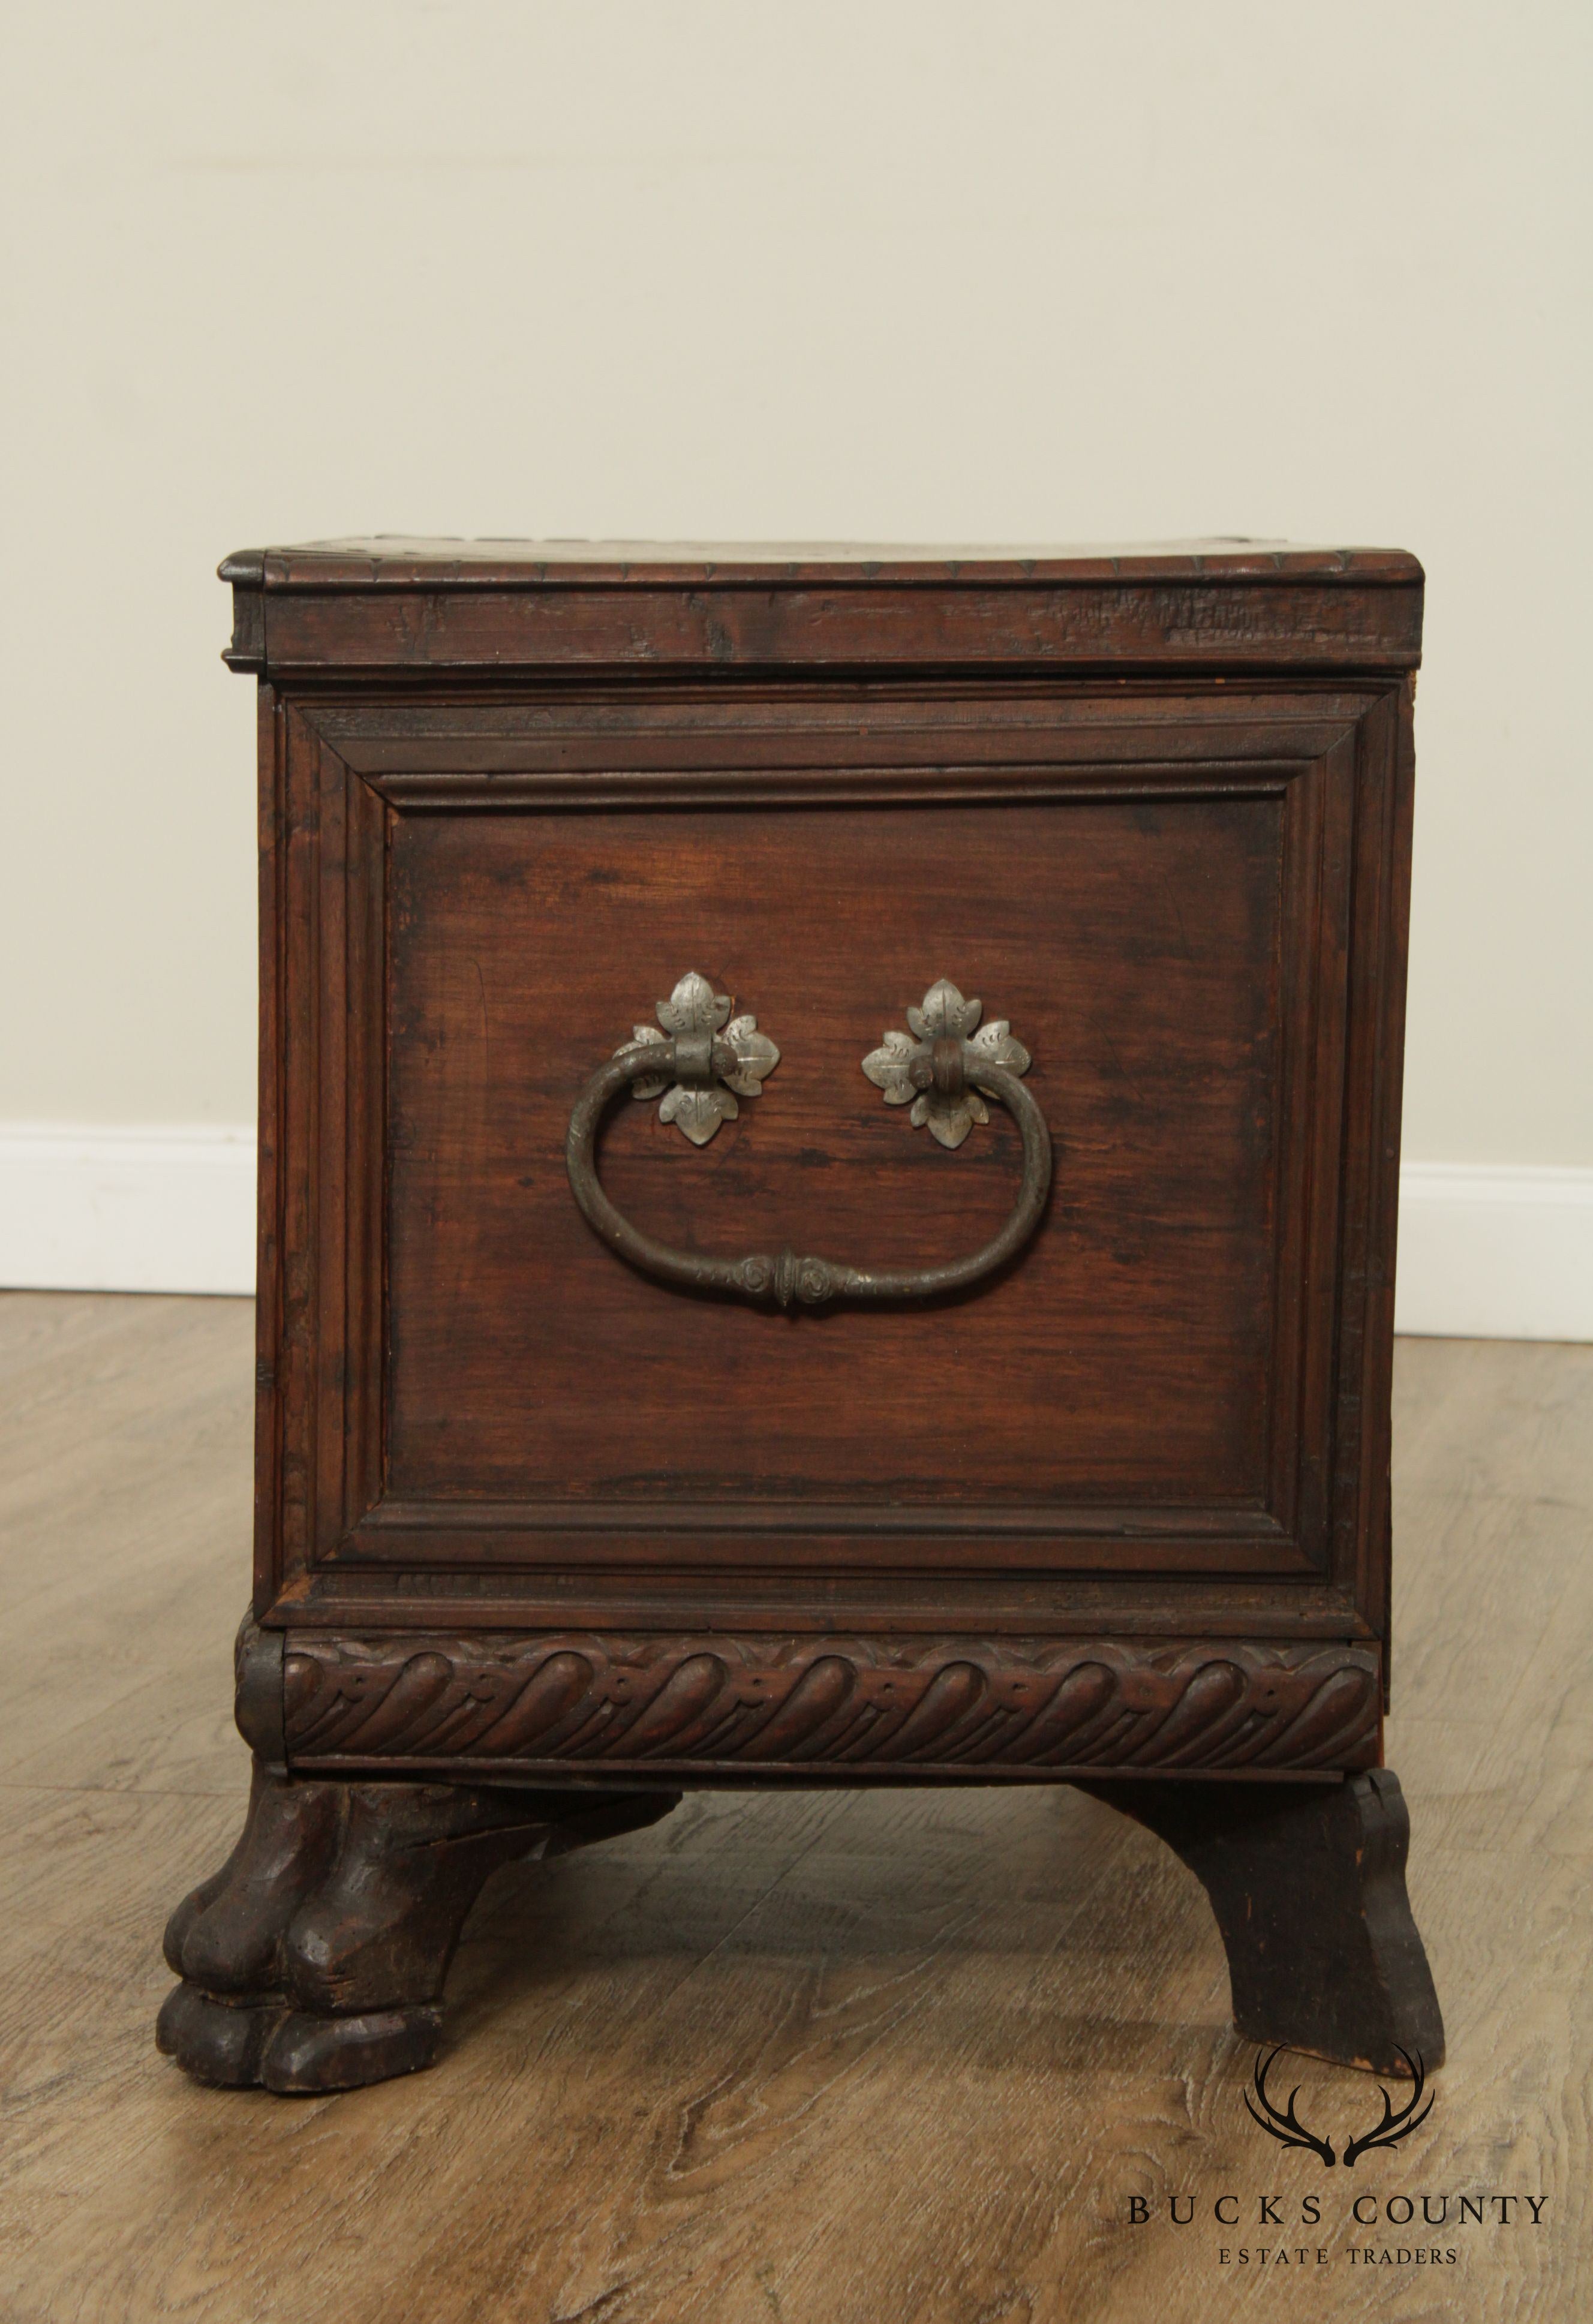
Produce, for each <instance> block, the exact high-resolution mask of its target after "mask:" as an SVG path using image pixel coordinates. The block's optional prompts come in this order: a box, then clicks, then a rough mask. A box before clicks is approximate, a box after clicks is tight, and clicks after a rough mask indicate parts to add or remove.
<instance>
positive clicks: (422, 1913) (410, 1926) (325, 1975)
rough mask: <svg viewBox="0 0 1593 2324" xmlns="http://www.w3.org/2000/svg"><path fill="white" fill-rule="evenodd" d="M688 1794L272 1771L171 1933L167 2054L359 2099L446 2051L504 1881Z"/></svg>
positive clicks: (235, 2074)
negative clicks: (472, 1943)
mask: <svg viewBox="0 0 1593 2324" xmlns="http://www.w3.org/2000/svg"><path fill="white" fill-rule="evenodd" d="M678 1797H679V1794H677V1793H673V1792H628V1793H605V1794H580V1793H575V1792H517V1791H507V1790H497V1789H486V1788H480V1789H478V1788H475V1787H472V1786H466V1785H463V1784H337V1783H308V1784H304V1783H295V1782H293V1781H291V1780H290V1778H288V1777H285V1776H282V1775H274V1774H272V1772H271V1771H270V1770H269V1769H267V1768H265V1767H262V1766H260V1764H259V1763H258V1762H257V1763H256V1766H255V1771H254V1782H253V1789H252V1791H251V1794H250V1800H249V1810H248V1814H247V1816H246V1818H245V1821H244V1831H243V1836H242V1838H241V1839H240V1840H239V1842H238V1845H237V1847H236V1848H235V1849H234V1850H233V1853H232V1855H231V1856H230V1857H229V1858H227V1861H226V1864H225V1865H224V1866H223V1867H222V1868H221V1870H220V1871H219V1872H217V1873H216V1874H215V1875H214V1876H213V1877H211V1878H210V1879H209V1880H207V1881H205V1882H203V1883H202V1884H201V1886H199V1887H198V1888H196V1889H195V1890H194V1891H193V1892H192V1894H191V1895H189V1896H187V1897H185V1898H184V1900H183V1902H182V1903H181V1904H180V1905H179V1906H178V1908H177V1910H176V1912H175V1913H174V1914H172V1916H171V1919H170V1923H169V1924H168V1926H167V1930H166V1958H167V1960H168V1961H170V1965H171V1967H172V1968H173V1969H176V1970H177V1972H178V1974H179V1975H180V1977H181V1978H182V1983H181V1984H180V1986H178V1987H177V1988H176V1990H175V1991H174V1992H172V1993H171V1994H170V1995H169V1996H168V1997H167V1999H166V2002H165V2005H164V2006H163V2007H162V2009H161V2015H160V2018H159V2021H158V2023H157V2025H156V2032H155V2038H156V2042H157V2043H158V2045H159V2047H160V2048H161V2050H163V2051H164V2052H166V2053H167V2054H168V2055H169V2056H171V2057H173V2058H175V2059H176V2060H177V2061H178V2063H179V2064H180V2065H181V2066H182V2067H184V2068H185V2069H186V2070H187V2071H188V2072H189V2073H190V2074H192V2075H194V2076H195V2078H196V2079H197V2080H200V2081H204V2082H212V2083H216V2084H218V2085H220V2086H222V2087H225V2088H233V2089H236V2088H244V2087H250V2086H260V2085H262V2086H263V2087H264V2088H265V2089H271V2090H280V2091H282V2092H289V2091H323V2090H337V2089H353V2088H355V2087H356V2086H357V2085H358V2084H360V2083H363V2082H375V2081H384V2080H387V2079H388V2078H389V2077H390V2076H391V2075H394V2074H406V2073H413V2072H415V2071H416V2070H418V2069H419V2068H420V2067H423V2066H428V2065H430V2064H431V2063H432V2061H433V2060H434V2059H435V2057H436V2056H437V2049H438V2045H439V2043H440V2039H441V2033H442V2013H441V2010H440V2008H439V2007H438V2006H437V2005H438V2002H439V2000H440V1997H441V1993H442V1987H443V1980H444V1978H446V1976H447V1968H448V1963H449V1961H450V1960H451V1959H452V1958H453V1953H454V1948H455V1946H456V1943H457V1941H458V1938H459V1932H460V1930H461V1929H462V1927H463V1926H464V1923H465V1915H466V1914H467V1913H468V1912H469V1910H470V1907H471V1905H472V1904H474V1902H475V1899H476V1897H477V1895H479V1894H480V1892H481V1889H482V1887H483V1884H484V1882H485V1881H486V1879H487V1877H488V1875H489V1874H490V1873H492V1872H493V1871H494V1870H495V1869H496V1867H498V1866H499V1865H500V1864H507V1863H510V1862H511V1861H513V1860H514V1859H515V1858H524V1857H540V1856H552V1855H557V1854H559V1853H561V1852H562V1851H563V1850H565V1849H570V1848H578V1847H581V1846H583V1845H585V1843H586V1842H588V1841H591V1840H605V1839H609V1838H611V1837H612V1836H613V1835H615V1834H617V1833H619V1832H622V1831H634V1830H636V1829H637V1828H638V1827H639V1826H640V1825H643V1824H648V1823H652V1822H655V1821H657V1820H658V1817H659V1816H661V1815H664V1814H666V1813H667V1812H668V1810H669V1809H670V1808H672V1807H673V1806H674V1805H675V1804H676V1803H677V1799H678Z"/></svg>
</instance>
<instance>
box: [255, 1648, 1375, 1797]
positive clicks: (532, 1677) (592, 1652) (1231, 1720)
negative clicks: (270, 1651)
mask: <svg viewBox="0 0 1593 2324" xmlns="http://www.w3.org/2000/svg"><path fill="white" fill-rule="evenodd" d="M282 1672H283V1690H284V1712H285V1729H286V1737H287V1749H288V1759H289V1763H290V1766H295V1767H299V1768H303V1769H305V1770H309V1769H312V1768H320V1769H326V1770H335V1769H336V1767H338V1766H363V1767H366V1768H369V1767H372V1766H375V1767H378V1768H380V1767H381V1766H383V1765H386V1764H391V1765H392V1766H394V1767H395V1769H396V1768H397V1767H398V1766H401V1765H404V1764H406V1763H411V1762H416V1761H422V1762H426V1763H428V1764H431V1765H435V1764H436V1763H437V1762H439V1761H440V1762H445V1763H446V1762H447V1761H451V1760H468V1761H472V1762H474V1763H475V1764H477V1765H480V1764H482V1763H483V1762H494V1761H496V1762H504V1763H510V1764H512V1765H514V1766H526V1767H535V1766H544V1767H548V1766H559V1767H564V1768H566V1769H568V1768H571V1767H574V1766H603V1767H616V1766H636V1765H639V1764H640V1765H643V1766H647V1767H649V1768H656V1769H657V1770H658V1772H659V1773H660V1774H663V1773H666V1772H668V1770H670V1769H678V1770H691V1769H695V1770H699V1771H702V1770H719V1769H730V1768H741V1769H754V1768H760V1767H761V1768H781V1769H787V1770H790V1769H796V1768H798V1767H804V1766H812V1767H815V1768H818V1767H823V1768H825V1769H828V1770H836V1771H839V1770H841V1769H843V1768H848V1767H857V1768H859V1769H860V1770H862V1769H867V1770H868V1771H870V1773H882V1772H884V1771H886V1770H888V1769H898V1768H899V1769H902V1770H904V1771H907V1770H911V1771H914V1772H918V1771H923V1770H927V1769H932V1768H954V1769H966V1770H971V1769H973V1768H976V1767H988V1768H990V1769H991V1770H992V1771H994V1770H1000V1769H1009V1768H1033V1769H1035V1770H1036V1771H1038V1770H1040V1769H1049V1768H1054V1769H1058V1770H1060V1769H1063V1768H1074V1767H1077V1768H1084V1767H1098V1768H1100V1767H1115V1768H1138V1769H1144V1770H1146V1771H1151V1770H1160V1769H1168V1768H1186V1769H1196V1768H1253V1769H1255V1770H1256V1771H1257V1773H1259V1772H1260V1771H1262V1770H1264V1769H1265V1770H1267V1771H1281V1770H1293V1771H1299V1770H1304V1769H1309V1768H1324V1769H1326V1768H1350V1767H1363V1766H1372V1765H1375V1764H1376V1763H1377V1757H1378V1746H1379V1684H1378V1682H1379V1664H1378V1650H1377V1647H1376V1646H1316V1645H1312V1646H1269V1645H1261V1644H1257V1643H1252V1642H1250V1641H1248V1640H1247V1641H1242V1642H1234V1641H1229V1640H1210V1639H1208V1640H1202V1641H1198V1642H1193V1643H1183V1644H1174V1645H1168V1644H1165V1643H1160V1642H1152V1641H1144V1642H1139V1641H1135V1640H1131V1639H1122V1638H1094V1639H1081V1638H1074V1639H1068V1640H1062V1641H1058V1640H1054V1639H1051V1640H1040V1641H1036V1640H1007V1639H988V1638H934V1639H919V1638H906V1637H904V1638H898V1639H859V1638H830V1637H751V1636H747V1637H726V1636H724V1635H723V1634H720V1633H717V1632H715V1633H713V1634H708V1635H704V1636H692V1637H683V1636H679V1635H675V1636H658V1635H654V1636H648V1637H606V1636H600V1635H597V1634H595V1633H591V1632H570V1633H567V1634H548V1633H539V1634H538V1635H535V1636H530V1637H511V1636H500V1637H457V1636H452V1637H431V1636H427V1635H424V1634H416V1633H404V1634H401V1635H395V1636H389V1637H373V1638H348V1637H334V1636H331V1635H328V1634H324V1633H321V1632H314V1631H303V1630H300V1631H296V1632H290V1633H289V1636H288V1641H287V1651H286V1655H285V1657H284V1661H283V1665H282Z"/></svg>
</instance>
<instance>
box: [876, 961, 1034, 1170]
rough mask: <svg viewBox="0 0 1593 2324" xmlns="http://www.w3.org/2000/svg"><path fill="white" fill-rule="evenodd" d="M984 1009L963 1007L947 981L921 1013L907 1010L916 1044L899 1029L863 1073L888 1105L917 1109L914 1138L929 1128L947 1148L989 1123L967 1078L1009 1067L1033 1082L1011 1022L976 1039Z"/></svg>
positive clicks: (973, 1004) (977, 1004)
mask: <svg viewBox="0 0 1593 2324" xmlns="http://www.w3.org/2000/svg"><path fill="white" fill-rule="evenodd" d="M983 1006H984V1004H983V1002H982V1001H964V1000H963V998H962V994H961V993H960V992H959V991H958V990H957V988H956V986H955V985H954V984H953V983H951V982H949V980H948V979H947V978H945V977H944V976H943V977H942V978H940V980H939V981H938V982H936V983H935V984H932V985H931V986H930V988H929V990H928V991H927V992H926V993H925V995H924V1006H923V1007H922V1008H921V1009H909V1010H907V1023H908V1024H909V1025H910V1026H911V1027H912V1029H913V1036H914V1037H912V1038H910V1039H909V1037H908V1036H907V1034H906V1033H902V1032H898V1030H897V1029H896V1028H894V1027H891V1028H889V1029H888V1030H887V1032H886V1034H885V1037H884V1045H883V1047H880V1048H878V1049H870V1052H869V1054H868V1056H866V1057H865V1058H864V1059H863V1071H864V1073H865V1074H867V1075H868V1076H869V1079H870V1081H871V1082H872V1083H873V1084H874V1085H875V1087H876V1088H877V1089H881V1090H883V1091H884V1093H885V1102H886V1104H887V1105H907V1104H909V1103H910V1104H911V1106H912V1109H913V1111H911V1113H909V1114H908V1116H907V1120H909V1121H910V1122H911V1123H912V1125H913V1127H914V1129H915V1130H918V1129H921V1128H922V1127H923V1125H924V1124H925V1122H927V1123H928V1125H929V1134H930V1136H931V1137H932V1138H938V1139H939V1140H940V1142H941V1144H942V1145H943V1146H949V1147H952V1148H957V1147H959V1146H961V1145H962V1140H963V1139H965V1138H966V1137H967V1135H968V1133H969V1131H970V1130H971V1129H972V1127H973V1125H974V1123H975V1122H976V1121H981V1122H982V1121H989V1120H990V1112H989V1110H988V1108H987V1107H986V1105H985V1102H984V1100H983V1098H981V1095H980V1093H979V1092H978V1091H977V1090H976V1089H975V1088H974V1086H973V1084H972V1083H971V1081H970V1079H969V1078H968V1076H969V1074H971V1072H973V1071H974V1070H975V1069H976V1068H977V1067H979V1066H981V1065H1004V1066H1005V1067H1006V1068H1007V1071H1008V1073H1009V1074H1027V1071H1028V1069H1029V1066H1030V1065H1031V1063H1032V1062H1033V1061H1032V1059H1031V1058H1030V1056H1029V1053H1028V1051H1027V1049H1026V1048H1025V1047H1024V1046H1023V1043H1022V1042H1021V1041H1015V1040H1014V1039H1013V1037H1012V1031H1011V1028H1010V1027H1009V1026H1008V1022H1007V1019H1006V1018H1005V1017H992V1018H991V1019H990V1023H989V1024H988V1025H987V1026H986V1027H985V1028H984V1029H983V1031H982V1032H981V1033H978V1034H975V1033H974V1030H973V1028H974V1027H975V1026H976V1025H977V1024H978V1023H979V1020H980V1016H981V1011H982V1010H983Z"/></svg>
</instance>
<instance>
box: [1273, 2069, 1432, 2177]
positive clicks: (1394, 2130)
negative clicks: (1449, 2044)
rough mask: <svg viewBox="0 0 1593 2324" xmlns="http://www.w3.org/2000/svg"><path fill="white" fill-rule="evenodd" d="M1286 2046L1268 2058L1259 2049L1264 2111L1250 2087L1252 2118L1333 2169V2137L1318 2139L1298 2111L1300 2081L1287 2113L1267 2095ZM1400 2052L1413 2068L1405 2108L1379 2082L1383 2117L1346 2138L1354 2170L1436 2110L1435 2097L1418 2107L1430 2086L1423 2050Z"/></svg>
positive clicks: (1348, 2162)
mask: <svg viewBox="0 0 1593 2324" xmlns="http://www.w3.org/2000/svg"><path fill="white" fill-rule="evenodd" d="M1396 2046H1397V2045H1396ZM1283 2048H1284V2044H1283V2043H1281V2042H1280V2043H1278V2045H1277V2048H1276V2049H1275V2050H1272V2051H1270V2052H1268V2053H1267V2055H1266V2057H1265V2058H1264V2057H1262V2055H1261V2053H1260V2052H1259V2051H1257V2053H1256V2074H1255V2089H1256V2096H1257V2098H1259V2099H1260V2101H1261V2107H1262V2111H1261V2112H1259V2113H1257V2109H1256V2107H1254V2106H1253V2105H1252V2104H1251V2101H1250V2093H1249V2091H1248V2090H1246V2091H1245V2092H1244V2093H1243V2096H1244V2101H1245V2105H1246V2107H1248V2110H1249V2115H1250V2119H1251V2121H1252V2122H1254V2123H1257V2124H1258V2125H1259V2126H1260V2128H1261V2129H1263V2130H1264V2131H1265V2132H1266V2135H1267V2136H1268V2137H1269V2138H1275V2139H1276V2140H1277V2142H1278V2144H1279V2145H1280V2146H1305V2147H1309V2148H1310V2150H1311V2152H1312V2153H1313V2154H1316V2155H1320V2157H1321V2163H1322V2167H1323V2169H1324V2170H1328V2171H1331V2169H1332V2168H1333V2166H1334V2164H1335V2163H1337V2162H1338V2160H1339V2157H1338V2156H1337V2155H1336V2154H1335V2153H1333V2143H1332V2141H1331V2139H1328V2138H1318V2137H1317V2135H1316V2134H1315V2132H1314V2131H1310V2130H1307V2129H1306V2127H1305V2126H1304V2124H1303V2122H1302V2121H1301V2120H1300V2117H1299V2116H1298V2115H1297V2114H1296V2113H1295V2112H1294V2101H1295V2099H1296V2098H1298V2097H1299V2095H1300V2086H1299V2084H1298V2083H1296V2084H1295V2086H1294V2089H1292V2090H1291V2091H1290V2093H1289V2105H1288V2110H1287V2112H1286V2113H1285V2114H1280V2113H1279V2112H1278V2110H1277V2108H1276V2107H1275V2106H1274V2104H1273V2102H1272V2100H1271V2099H1270V2098H1268V2097H1267V2095H1266V2077H1267V2075H1268V2074H1269V2073H1270V2072H1271V2071H1272V2069H1273V2067H1274V2065H1275V2063H1276V2061H1277V2060H1278V2058H1279V2056H1280V2055H1281V2053H1282V2051H1283ZM1399 2054H1400V2056H1401V2057H1402V2058H1403V2059H1404V2061H1405V2063H1406V2065H1407V2066H1408V2067H1409V2068H1410V2070H1411V2086H1412V2087H1411V2095H1410V2098H1408V2100H1407V2101H1406V2103H1405V2104H1404V2106H1403V2107H1398V2108H1397V2109H1396V2108H1395V2107H1394V2105H1393V2104H1392V2103H1391V2101H1390V2099H1389V2096H1388V2093H1387V2091H1386V2089H1384V2088H1383V2085H1382V2083H1381V2082H1379V2083H1378V2085H1377V2095H1378V2097H1379V2098H1381V2099H1382V2101H1383V2119H1382V2121H1381V2122H1380V2123H1378V2124H1377V2125H1376V2126H1375V2127H1374V2128H1373V2129H1371V2130H1368V2131H1367V2133H1366V2134H1365V2135H1364V2136H1362V2137H1360V2138H1351V2139H1348V2140H1346V2142H1345V2146H1344V2157H1343V2160H1344V2165H1345V2168H1346V2170H1353V2169H1354V2168H1355V2165H1356V2163H1357V2161H1358V2159H1359V2157H1360V2156H1361V2155H1363V2154H1369V2153H1371V2151H1372V2149H1373V2147H1375V2146H1397V2145H1398V2144H1399V2142H1400V2140H1401V2139H1402V2138H1408V2137H1409V2136H1410V2135H1411V2133H1412V2131H1413V2130H1416V2129H1419V2128H1420V2126H1421V2125H1422V2124H1423V2123H1424V2122H1425V2121H1426V2119H1427V2117H1428V2116H1429V2115H1430V2114H1431V2113H1432V2099H1431V2098H1429V2099H1428V2101H1427V2103H1426V2105H1425V2106H1424V2107H1422V2111H1421V2112H1420V2114H1418V2113H1417V2111H1416V2108H1417V2107H1419V2106H1422V2092H1423V2089H1425V2087H1426V2077H1425V2075H1424V2073H1423V2067H1422V2058H1421V2053H1420V2052H1417V2053H1416V2054H1415V2055H1414V2056H1413V2055H1412V2053H1411V2052H1410V2051H1409V2050H1401V2051H1400V2053H1399Z"/></svg>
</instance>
